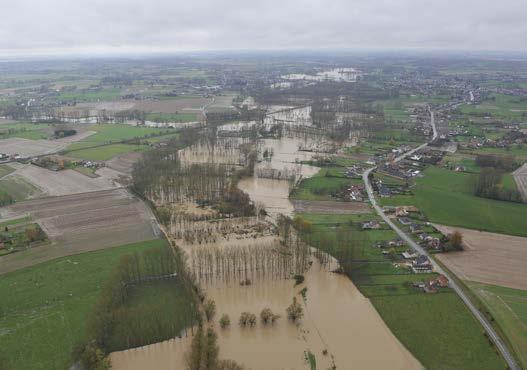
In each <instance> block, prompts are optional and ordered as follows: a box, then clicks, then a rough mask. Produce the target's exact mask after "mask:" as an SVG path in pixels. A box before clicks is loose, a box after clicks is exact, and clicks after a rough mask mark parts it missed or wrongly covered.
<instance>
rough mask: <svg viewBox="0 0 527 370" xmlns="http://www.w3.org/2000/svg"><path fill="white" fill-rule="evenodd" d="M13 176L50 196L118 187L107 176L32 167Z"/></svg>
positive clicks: (29, 166) (24, 167) (22, 169)
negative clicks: (20, 178)
mask: <svg viewBox="0 0 527 370" xmlns="http://www.w3.org/2000/svg"><path fill="white" fill-rule="evenodd" d="M15 174H16V175H17V176H20V177H23V178H24V179H25V180H27V181H29V182H30V183H32V184H34V185H35V186H36V187H38V188H39V189H40V190H41V191H42V192H43V193H45V194H47V195H52V196H59V195H69V194H77V193H84V192H91V191H99V190H106V189H112V188H115V187H118V186H119V185H118V184H117V183H116V182H115V181H114V179H115V178H114V179H112V178H111V177H110V178H109V177H107V176H100V177H97V178H90V177H87V176H85V175H83V174H81V173H79V172H77V171H74V170H63V171H50V170H47V169H45V168H41V167H38V166H34V165H28V166H23V167H21V168H20V169H18V170H17V171H16V172H15Z"/></svg>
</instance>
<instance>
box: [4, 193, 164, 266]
mask: <svg viewBox="0 0 527 370" xmlns="http://www.w3.org/2000/svg"><path fill="white" fill-rule="evenodd" d="M27 214H29V215H31V217H32V219H33V220H34V221H35V222H37V223H38V224H39V225H40V226H41V227H42V229H43V230H44V231H45V232H46V234H47V235H48V237H49V239H50V240H51V244H50V245H45V246H41V247H38V248H33V249H30V250H27V251H23V252H18V253H13V254H10V255H7V256H4V257H0V274H3V273H6V272H9V271H14V270H17V269H20V268H24V267H28V266H31V265H34V264H37V263H40V262H44V261H48V260H51V259H55V258H58V257H63V256H68V255H73V254H77V253H82V252H88V251H93V250H98V249H104V248H109V247H114V246H119V245H123V244H128V243H135V242H140V241H145V240H151V239H155V238H156V237H157V234H158V230H157V227H156V226H154V224H153V222H152V219H153V216H152V214H151V212H150V210H149V209H148V207H147V206H146V205H145V204H144V203H143V202H142V201H141V200H139V199H137V198H136V197H134V196H132V195H131V194H130V193H128V192H127V191H126V190H124V189H114V190H105V191H99V192H91V193H84V194H77V195H67V196H61V197H48V198H41V199H35V200H30V201H26V202H20V203H16V204H14V205H11V206H8V207H4V208H1V209H0V217H1V218H0V221H1V220H2V219H8V218H13V217H21V216H23V215H27Z"/></svg>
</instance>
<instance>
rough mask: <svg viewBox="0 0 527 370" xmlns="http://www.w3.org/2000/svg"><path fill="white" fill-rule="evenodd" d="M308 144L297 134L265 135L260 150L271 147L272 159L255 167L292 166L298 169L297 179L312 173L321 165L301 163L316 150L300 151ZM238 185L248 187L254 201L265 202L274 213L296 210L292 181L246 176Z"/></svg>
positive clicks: (290, 213)
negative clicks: (288, 135)
mask: <svg viewBox="0 0 527 370" xmlns="http://www.w3.org/2000/svg"><path fill="white" fill-rule="evenodd" d="M302 144H305V140H302V139H298V138H282V139H265V140H262V142H261V148H260V152H263V151H264V150H266V149H267V150H268V151H272V152H273V156H272V158H271V160H270V161H262V162H260V163H258V164H257V165H256V167H255V172H258V170H259V169H265V168H267V167H271V168H274V169H277V170H290V171H293V172H294V173H296V175H297V179H299V178H300V176H301V178H307V177H311V176H313V175H314V174H316V173H317V172H318V171H319V168H318V167H315V166H310V165H306V164H300V162H301V161H307V160H310V159H311V158H312V157H313V155H314V153H312V152H301V151H299V150H298V147H299V146H300V145H302ZM238 187H239V188H240V189H241V190H243V191H245V192H246V193H247V194H249V196H250V197H251V199H252V200H253V201H255V202H261V203H263V204H264V206H265V209H266V210H267V212H268V213H269V214H270V215H271V216H274V215H277V214H278V213H282V214H284V215H288V216H291V215H292V214H293V211H294V207H293V203H291V201H290V200H289V191H290V188H291V183H290V181H288V180H280V179H269V178H262V177H257V176H254V177H247V178H244V179H242V180H240V182H239V183H238Z"/></svg>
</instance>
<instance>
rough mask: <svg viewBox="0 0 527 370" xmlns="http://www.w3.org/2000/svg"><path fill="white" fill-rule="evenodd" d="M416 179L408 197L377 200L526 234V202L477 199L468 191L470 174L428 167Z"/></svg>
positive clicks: (453, 221) (442, 219) (441, 219)
mask: <svg viewBox="0 0 527 370" xmlns="http://www.w3.org/2000/svg"><path fill="white" fill-rule="evenodd" d="M424 175H425V177H423V178H419V179H417V180H416V186H415V188H414V189H413V190H412V191H413V195H412V196H394V197H390V198H383V199H381V201H380V202H381V204H382V205H393V206H397V205H415V206H416V207H417V208H419V209H420V210H421V211H422V212H423V213H424V214H425V215H426V216H427V217H428V218H429V219H430V221H433V222H436V223H440V224H445V225H453V226H461V227H466V228H470V229H477V230H485V231H490V232H497V233H504V234H511V235H519V236H527V228H526V227H525V220H527V204H520V203H512V202H503V201H498V200H492V199H485V198H479V197H476V196H474V195H473V194H472V192H471V188H470V182H471V179H472V177H473V176H475V175H473V174H468V173H458V172H453V171H449V170H446V169H442V168H438V167H429V168H427V169H426V170H425V171H424Z"/></svg>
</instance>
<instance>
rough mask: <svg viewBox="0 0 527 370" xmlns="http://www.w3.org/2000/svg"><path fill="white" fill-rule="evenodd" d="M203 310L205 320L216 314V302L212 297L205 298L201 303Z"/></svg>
mask: <svg viewBox="0 0 527 370" xmlns="http://www.w3.org/2000/svg"><path fill="white" fill-rule="evenodd" d="M203 310H204V311H205V317H206V318H207V321H211V320H212V319H213V318H214V315H215V314H216V302H214V301H213V300H212V299H207V300H206V301H205V304H204V305H203Z"/></svg>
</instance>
